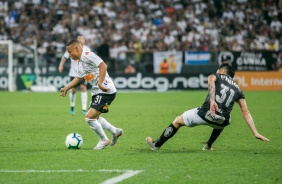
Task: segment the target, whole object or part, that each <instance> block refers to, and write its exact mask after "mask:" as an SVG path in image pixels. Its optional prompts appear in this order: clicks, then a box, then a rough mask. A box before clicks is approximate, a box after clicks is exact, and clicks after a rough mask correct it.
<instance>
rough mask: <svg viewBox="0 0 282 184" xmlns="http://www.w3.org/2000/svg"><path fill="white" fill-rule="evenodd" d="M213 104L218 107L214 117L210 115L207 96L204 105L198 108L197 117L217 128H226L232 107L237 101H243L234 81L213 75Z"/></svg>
mask: <svg viewBox="0 0 282 184" xmlns="http://www.w3.org/2000/svg"><path fill="white" fill-rule="evenodd" d="M214 76H216V81H215V102H216V103H217V105H218V111H216V116H215V117H212V116H211V114H210V97H209V95H207V97H206V99H205V102H204V104H203V105H202V107H200V108H199V111H198V115H199V116H200V117H201V118H203V119H204V120H205V121H207V122H209V123H211V124H215V125H218V126H227V125H229V121H230V113H231V111H232V108H233V105H234V103H235V102H237V101H238V100H239V99H244V98H245V96H244V93H243V92H242V90H241V89H240V88H239V86H238V85H237V84H236V83H235V82H234V80H233V79H232V78H231V77H229V76H228V75H222V74H214Z"/></svg>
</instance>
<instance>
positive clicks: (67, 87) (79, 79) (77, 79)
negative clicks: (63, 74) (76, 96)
mask: <svg viewBox="0 0 282 184" xmlns="http://www.w3.org/2000/svg"><path fill="white" fill-rule="evenodd" d="M82 80H83V78H79V77H75V78H74V79H73V80H72V81H71V82H70V83H69V84H68V85H66V86H65V87H63V88H61V90H60V92H61V93H60V96H63V97H64V96H66V94H67V92H68V90H69V89H71V88H73V87H74V86H76V85H77V84H78V83H80V82H81V81H82Z"/></svg>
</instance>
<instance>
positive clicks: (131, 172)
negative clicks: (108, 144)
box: [0, 169, 143, 184]
mask: <svg viewBox="0 0 282 184" xmlns="http://www.w3.org/2000/svg"><path fill="white" fill-rule="evenodd" d="M72 172H118V173H122V174H121V175H119V176H116V177H113V178H111V179H107V180H106V181H104V182H102V183H101V184H115V183H118V182H121V181H123V180H125V179H127V178H130V177H132V176H134V175H137V174H139V173H141V172H143V171H142V170H115V169H114V170H83V169H77V170H0V173H72Z"/></svg>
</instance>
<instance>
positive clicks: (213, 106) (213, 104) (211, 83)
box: [208, 75, 218, 116]
mask: <svg viewBox="0 0 282 184" xmlns="http://www.w3.org/2000/svg"><path fill="white" fill-rule="evenodd" d="M215 81H216V76H215V75H210V76H209V77H208V90H209V97H210V112H211V115H212V116H215V112H216V111H217V110H218V106H217V104H216V102H215Z"/></svg>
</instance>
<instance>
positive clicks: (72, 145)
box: [66, 132, 83, 149]
mask: <svg viewBox="0 0 282 184" xmlns="http://www.w3.org/2000/svg"><path fill="white" fill-rule="evenodd" d="M82 145H83V138H82V136H81V135H80V134H78V133H75V132H74V133H71V134H69V135H68V136H67V138H66V146H67V148H68V149H79V148H81V146H82Z"/></svg>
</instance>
